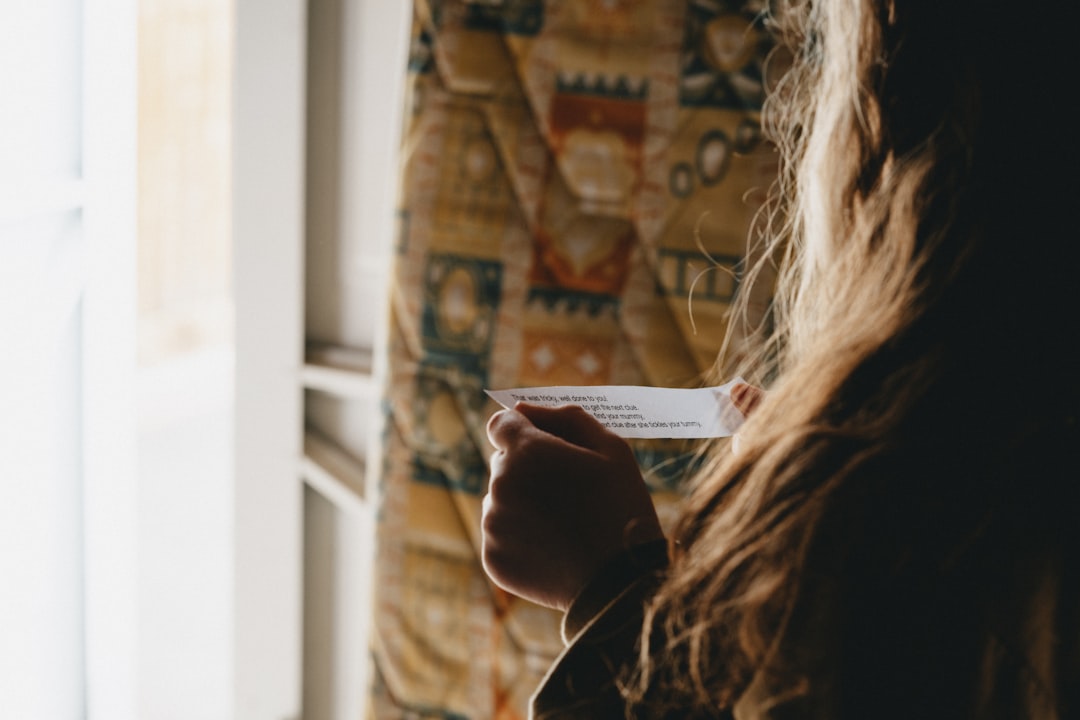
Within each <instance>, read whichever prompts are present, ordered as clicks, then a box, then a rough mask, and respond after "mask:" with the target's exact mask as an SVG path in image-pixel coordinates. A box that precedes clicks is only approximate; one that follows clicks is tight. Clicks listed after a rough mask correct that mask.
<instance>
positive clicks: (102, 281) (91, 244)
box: [82, 0, 138, 720]
mask: <svg viewBox="0 0 1080 720" xmlns="http://www.w3.org/2000/svg"><path fill="white" fill-rule="evenodd" d="M137 12H138V9H137V5H136V2H135V0H84V3H83V22H84V26H83V43H84V45H83V58H84V64H83V178H84V181H83V189H84V193H85V203H84V207H83V230H84V242H85V247H86V258H87V264H86V285H85V293H84V296H83V316H82V322H83V330H82V336H83V348H82V352H83V423H82V427H83V488H84V490H83V497H84V508H83V513H84V535H85V545H84V553H85V554H84V563H85V565H84V573H85V580H84V582H85V603H86V605H85V628H86V639H85V642H86V646H85V647H86V693H87V697H86V716H87V717H88V718H90V720H106V719H108V720H137V718H138V657H137V632H138V622H137V618H138V602H137V598H138V587H137V577H138V573H137V562H138V550H137V546H138V484H137V472H136V434H135V396H134V380H135V307H136V304H135V298H136V275H135V261H136V246H135V239H136V231H135V220H136V205H135V200H136V194H135V193H136V128H137V123H136V119H137V108H136V98H137V95H136V58H137V56H136V27H137Z"/></svg>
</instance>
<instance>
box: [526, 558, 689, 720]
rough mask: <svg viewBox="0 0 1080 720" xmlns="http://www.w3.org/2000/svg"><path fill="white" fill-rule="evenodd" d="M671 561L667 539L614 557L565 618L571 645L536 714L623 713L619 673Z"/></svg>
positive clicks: (630, 658) (535, 701) (540, 694)
mask: <svg viewBox="0 0 1080 720" xmlns="http://www.w3.org/2000/svg"><path fill="white" fill-rule="evenodd" d="M667 565H668V550H667V541H666V540H658V541H655V542H651V543H646V544H644V545H639V546H637V547H634V548H631V549H630V550H627V551H626V552H624V553H622V554H621V555H619V556H617V557H616V558H614V559H613V560H611V561H610V562H609V563H608V564H607V565H605V566H604V567H603V568H602V569H601V571H600V572H599V573H597V575H596V577H594V578H593V579H592V580H591V581H590V582H589V584H588V585H586V586H585V588H584V589H583V590H582V591H581V593H580V594H579V595H578V597H577V598H575V599H574V602H573V603H572V604H571V606H570V608H569V610H568V611H567V613H566V615H565V616H564V618H563V639H564V640H565V641H566V642H567V643H568V646H567V648H566V649H565V650H564V651H563V653H562V654H561V655H560V656H559V657H558V658H557V659H556V661H555V663H554V664H553V665H552V667H551V669H550V670H549V671H548V674H547V676H546V677H545V678H544V681H543V682H542V684H541V685H540V688H539V689H538V690H537V691H536V693H535V694H534V695H533V698H532V708H531V714H532V717H534V718H609V717H610V718H622V717H625V712H624V704H623V701H622V696H621V694H620V693H619V690H618V687H617V686H616V682H615V681H616V678H618V677H619V675H620V674H621V673H622V672H623V670H624V669H625V668H627V667H628V666H630V665H631V664H632V663H633V662H634V660H635V657H636V653H637V642H638V638H639V637H640V635H641V622H642V617H643V615H644V607H645V603H646V602H647V601H648V599H649V598H650V597H652V595H653V593H654V592H656V589H657V587H659V585H660V583H661V581H662V580H663V575H664V571H665V570H666V568H667Z"/></svg>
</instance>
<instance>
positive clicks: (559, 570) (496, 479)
mask: <svg viewBox="0 0 1080 720" xmlns="http://www.w3.org/2000/svg"><path fill="white" fill-rule="evenodd" d="M488 438H489V439H490V440H491V444H492V445H494V446H495V450H496V452H495V454H494V455H493V456H492V458H491V484H490V485H489V487H488V494H487V496H486V497H485V498H484V503H483V552H482V559H483V563H484V570H485V571H487V574H488V576H489V577H491V579H492V580H493V581H494V582H495V584H496V585H498V586H499V587H501V588H503V589H504V590H507V591H509V592H511V593H514V594H515V595H518V596H520V597H523V598H526V599H528V600H532V601H533V602H536V603H539V604H541V605H546V606H548V607H553V608H558V609H560V610H565V609H566V608H567V607H568V606H569V605H570V603H571V601H572V600H573V599H574V597H575V596H576V595H577V594H578V592H579V591H580V590H581V589H582V588H583V587H584V586H585V584H586V583H587V582H588V581H589V580H590V579H591V578H592V577H593V575H594V574H595V573H596V572H597V571H598V570H599V569H600V567H601V566H602V565H603V564H604V563H605V562H606V561H607V560H609V559H611V558H613V557H614V556H615V555H617V554H618V553H620V552H621V551H623V550H625V549H627V548H629V547H631V546H633V545H637V544H639V543H642V542H648V541H650V540H656V539H660V538H663V532H662V531H661V529H660V522H659V520H658V519H657V517H656V509H655V508H654V507H653V502H652V498H651V497H650V496H649V491H648V489H647V488H646V486H645V481H644V480H643V479H642V477H641V471H640V470H639V469H638V466H637V462H636V461H635V459H634V455H633V453H632V452H631V450H630V447H629V446H628V445H627V444H626V443H625V442H624V441H623V440H622V439H621V438H619V437H618V436H617V435H614V434H612V433H611V432H609V431H608V430H607V429H606V428H604V426H603V425H601V424H600V423H599V422H598V421H596V420H595V419H594V418H593V417H592V416H591V415H589V414H588V413H587V412H585V410H583V409H582V408H580V407H575V406H567V407H559V408H544V407H539V406H536V405H526V404H520V403H519V404H518V405H517V406H516V407H515V409H514V410H503V411H501V412H498V413H495V415H493V416H492V417H491V420H490V421H489V422H488Z"/></svg>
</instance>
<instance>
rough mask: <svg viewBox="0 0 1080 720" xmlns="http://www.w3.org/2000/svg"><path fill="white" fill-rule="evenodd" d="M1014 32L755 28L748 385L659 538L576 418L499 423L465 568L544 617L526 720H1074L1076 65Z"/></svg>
mask: <svg viewBox="0 0 1080 720" xmlns="http://www.w3.org/2000/svg"><path fill="white" fill-rule="evenodd" d="M1017 7H1018V6H1016V5H1015V4H1009V5H1005V4H1004V3H995V2H975V1H974V0H966V1H965V0H906V1H905V0H894V1H893V2H887V1H884V0H877V1H873V0H820V1H811V2H805V3H796V4H790V5H784V6H782V7H778V8H776V9H774V13H773V17H772V22H773V23H774V25H775V28H776V31H777V34H778V37H779V38H780V39H781V41H783V42H784V43H786V44H787V46H788V47H789V48H790V49H791V51H792V54H793V56H794V62H793V66H792V69H791V70H790V71H788V72H787V74H786V75H785V76H784V78H783V80H782V81H781V82H780V84H779V86H778V87H777V88H776V90H775V91H774V93H773V94H772V96H771V97H770V99H769V101H768V103H767V106H766V110H765V126H766V130H767V132H768V134H769V136H770V137H771V138H772V139H773V141H774V142H775V143H776V144H777V146H778V148H779V151H780V153H781V159H782V172H781V180H780V183H779V185H778V189H779V192H778V193H777V200H776V205H775V206H774V212H773V214H772V217H773V223H772V226H773V227H771V228H770V230H769V233H768V235H769V237H768V242H769V243H770V249H771V251H772V252H771V256H772V257H774V258H779V262H780V280H779V282H778V284H777V292H776V300H775V303H774V308H773V310H774V319H775V326H776V331H775V333H774V334H773V335H772V336H771V337H770V338H769V339H768V341H767V342H765V343H762V347H761V348H760V351H759V353H758V355H757V357H756V363H757V364H755V365H754V366H753V367H751V368H749V369H748V368H743V369H742V370H743V373H744V374H746V376H747V377H755V378H757V379H758V381H759V382H762V383H763V384H764V380H763V379H764V378H771V379H772V380H771V382H769V383H768V385H769V389H768V392H767V393H766V394H765V396H764V398H763V400H762V401H761V402H760V404H759V406H758V407H756V408H755V409H754V410H753V412H752V414H751V416H750V418H749V420H748V422H747V423H746V425H745V426H744V428H743V430H742V431H741V433H740V451H739V452H738V454H733V453H732V452H731V451H730V449H727V448H724V447H719V446H718V447H717V448H715V449H714V450H713V452H712V454H711V459H710V461H709V462H708V463H707V464H706V466H705V468H704V470H703V471H701V472H700V474H699V475H698V476H697V477H696V478H695V479H694V482H693V486H692V490H691V493H690V496H689V498H688V500H687V503H686V506H685V509H684V511H683V513H682V516H681V518H680V520H679V522H678V523H677V525H676V527H675V528H674V530H673V532H672V534H671V537H670V538H669V539H666V540H665V539H664V536H663V533H662V531H661V529H660V525H659V523H658V522H657V519H656V514H655V511H654V510H653V506H652V503H651V501H650V499H649V495H648V492H647V490H646V488H645V486H644V483H643V481H642V479H641V475H640V473H639V471H638V469H637V467H636V465H635V463H634V459H633V456H632V454H631V453H630V451H629V449H628V448H627V446H626V445H625V444H624V443H623V442H622V441H621V440H619V439H618V438H616V437H614V436H613V435H610V434H609V433H607V432H606V431H605V430H604V429H603V428H602V427H601V426H599V425H598V424H597V423H595V422H594V421H592V419H591V418H590V417H589V416H588V415H586V414H585V413H584V412H583V411H581V410H580V409H577V408H558V409H543V408H538V407H530V406H519V407H517V408H516V409H515V410H513V411H504V412H501V413H498V414H497V415H495V416H494V417H493V418H492V419H491V422H490V424H489V437H490V439H491V441H492V444H493V445H494V446H495V448H496V451H497V452H496V453H495V455H494V456H493V457H492V463H491V471H492V475H491V485H490V491H489V495H488V497H487V498H486V499H485V508H484V521H483V522H484V563H485V568H486V569H487V572H488V574H489V575H490V576H491V577H492V579H493V580H494V581H495V582H496V583H497V584H499V585H500V586H502V587H504V588H506V589H507V590H509V591H511V592H514V593H517V594H519V595H521V596H523V597H526V598H529V599H532V600H534V601H537V602H540V603H543V604H546V605H549V606H551V607H555V608H560V609H563V610H566V611H567V615H566V619H565V623H564V630H565V634H566V635H567V638H566V639H567V641H568V643H569V646H568V648H567V650H566V652H565V653H564V654H563V656H562V657H561V658H560V659H559V661H558V662H557V663H556V665H555V666H554V667H553V668H552V670H551V672H550V673H549V675H548V678H547V679H546V681H545V683H544V685H543V686H542V687H541V688H540V690H539V691H538V693H537V695H536V696H535V697H534V713H535V714H536V715H537V716H543V717H608V716H613V717H622V716H624V715H625V716H628V717H697V716H702V717H712V716H719V717H727V716H734V717H736V718H739V719H740V720H743V719H745V718H787V717H797V718H855V717H858V718H862V717H897V718H900V717H904V718H916V717H917V718H925V717H980V718H982V717H985V718H998V717H1002V718H1004V717H1010V718H1011V717H1040V718H1041V717H1047V718H1056V717H1077V716H1080V695H1078V693H1080V690H1078V689H1080V653H1078V646H1080V590H1078V585H1080V578H1078V568H1080V558H1078V557H1077V547H1078V546H1080V538H1078V537H1077V531H1076V529H1075V526H1076V525H1077V524H1078V523H1077V522H1076V518H1075V515H1076V514H1077V505H1076V504H1075V502H1073V501H1071V498H1072V497H1073V495H1074V494H1075V491H1074V490H1073V488H1072V487H1071V486H1072V485H1073V484H1074V483H1075V481H1076V478H1077V477H1078V476H1080V473H1078V472H1077V471H1078V468H1080V463H1078V458H1077V450H1078V446H1080V442H1078V438H1077V426H1076V411H1077V403H1078V389H1077V378H1076V376H1077V368H1080V363H1078V362H1077V357H1076V350H1075V345H1076V341H1077V337H1076V335H1077V333H1076V321H1075V319H1074V313H1075V310H1076V308H1077V307H1078V305H1077V303H1076V301H1075V297H1074V296H1075V290H1074V288H1075V287H1076V285H1077V283H1076V281H1075V279H1074V273H1075V272H1076V268H1077V267H1078V265H1077V264H1076V263H1075V262H1074V259H1075V251H1074V249H1073V248H1074V247H1075V246H1076V245H1077V240H1078V238H1077V232H1076V230H1075V225H1076V223H1075V222H1074V220H1073V218H1072V215H1073V212H1072V209H1071V206H1072V198H1073V197H1074V195H1075V192H1074V191H1075V182H1074V181H1072V179H1071V175H1072V174H1073V173H1075V170H1073V168H1075V165H1074V164H1073V162H1074V161H1075V155H1076V153H1075V151H1076V144H1077V143H1076V139H1075V138H1076V130H1075V129H1074V128H1073V127H1072V126H1071V124H1070V123H1066V122H1063V121H1062V117H1061V114H1060V113H1061V112H1062V111H1060V110H1057V109H1055V107H1054V103H1055V102H1056V99H1057V98H1059V97H1061V96H1062V94H1063V93H1064V92H1066V87H1071V85H1066V84H1065V79H1066V78H1069V77H1071V73H1068V72H1067V68H1068V67H1070V66H1071V59H1070V58H1069V57H1068V56H1069V55H1070V52H1069V48H1068V47H1067V45H1068V43H1067V42H1065V41H1064V40H1062V39H1059V38H1056V37H1055V36H1054V34H1053V32H1052V30H1051V28H1052V27H1053V26H1054V24H1055V22H1057V17H1058V13H1055V12H1054V10H1055V9H1057V8H1062V7H1064V4H1062V3H1057V4H1051V5H1048V4H1046V3H1043V4H1040V5H1039V12H1038V15H1037V16H1035V15H1034V14H1031V13H1030V12H1029V13H1028V14H1024V13H1023V12H1022V11H1020V10H1018V9H1017ZM1072 84H1075V81H1073V82H1072ZM1070 117H1071V116H1070ZM781 218H782V219H783V220H782V221H781ZM747 373H751V374H747ZM745 405H746V402H745V400H744V406H745Z"/></svg>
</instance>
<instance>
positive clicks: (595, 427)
mask: <svg viewBox="0 0 1080 720" xmlns="http://www.w3.org/2000/svg"><path fill="white" fill-rule="evenodd" d="M514 410H516V411H518V412H519V413H521V414H522V415H524V416H525V417H527V418H528V419H529V421H530V422H532V424H533V425H535V426H536V427H537V428H539V429H540V430H543V431H544V432H546V433H550V434H551V435H554V436H556V437H559V438H562V439H563V440H566V441H567V442H569V443H573V444H574V445H578V446H580V447H583V448H588V449H589V450H599V449H601V448H603V447H604V446H605V445H607V444H608V443H610V441H611V438H612V437H614V435H612V434H611V433H610V432H609V431H608V429H607V428H605V427H604V426H603V424H602V423H601V422H600V421H599V420H597V419H596V418H594V417H593V416H592V415H590V414H589V413H588V412H586V410H585V409H584V408H582V407H579V406H578V405H564V406H561V407H543V406H541V405H529V404H528V403H518V404H517V405H515V406H514Z"/></svg>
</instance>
